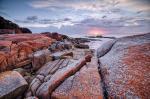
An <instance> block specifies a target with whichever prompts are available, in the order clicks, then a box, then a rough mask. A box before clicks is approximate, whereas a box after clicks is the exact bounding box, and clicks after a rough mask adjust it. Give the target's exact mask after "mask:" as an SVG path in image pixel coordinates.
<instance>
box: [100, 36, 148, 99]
mask: <svg viewBox="0 0 150 99" xmlns="http://www.w3.org/2000/svg"><path fill="white" fill-rule="evenodd" d="M149 38H150V33H148V34H141V35H136V36H129V37H123V38H119V39H118V40H117V41H116V43H115V44H114V45H113V47H112V48H111V50H110V51H109V52H108V53H107V54H105V55H104V56H103V57H100V58H99V63H100V72H101V76H102V79H103V84H104V90H105V92H106V93H105V94H107V97H108V98H116V97H118V98H121V97H122V98H126V99H128V98H130V99H148V98H149V92H150V87H149V84H150V79H149V77H150V75H149V71H150V68H149V66H150V53H149V52H150V39H149Z"/></svg>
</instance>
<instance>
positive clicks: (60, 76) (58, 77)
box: [36, 55, 89, 99]
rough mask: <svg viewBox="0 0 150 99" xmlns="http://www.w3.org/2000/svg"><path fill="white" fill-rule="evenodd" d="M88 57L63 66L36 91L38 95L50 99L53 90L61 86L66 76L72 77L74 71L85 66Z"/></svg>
mask: <svg viewBox="0 0 150 99" xmlns="http://www.w3.org/2000/svg"><path fill="white" fill-rule="evenodd" d="M87 57H89V55H87V56H85V58H83V59H80V60H79V61H76V62H74V64H70V65H68V66H67V67H64V68H62V69H61V70H59V71H57V72H56V73H55V74H54V75H53V76H52V77H51V79H50V80H48V81H47V82H45V83H43V84H42V85H41V86H40V87H39V88H38V89H37V91H36V95H37V96H38V97H39V98H42V99H46V98H47V99H49V98H50V95H51V93H52V91H53V90H54V89H55V88H56V87H57V86H59V85H60V84H61V83H62V82H63V81H64V80H65V79H66V78H68V77H70V76H71V75H73V74H74V73H76V72H77V71H78V70H79V69H80V68H81V67H82V66H84V65H85V64H86V62H87V60H86V59H87Z"/></svg>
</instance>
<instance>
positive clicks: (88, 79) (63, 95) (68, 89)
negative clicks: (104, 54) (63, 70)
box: [51, 58, 103, 99]
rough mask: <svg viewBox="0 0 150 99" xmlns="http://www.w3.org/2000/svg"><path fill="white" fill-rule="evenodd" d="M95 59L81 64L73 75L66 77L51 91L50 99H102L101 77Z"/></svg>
mask: <svg viewBox="0 0 150 99" xmlns="http://www.w3.org/2000/svg"><path fill="white" fill-rule="evenodd" d="M97 68H98V64H97V59H96V58H92V61H91V62H90V63H88V64H86V65H85V66H83V67H82V68H81V69H80V70H79V71H78V72H76V73H75V74H74V75H73V76H71V77H69V78H67V79H66V80H65V81H64V82H63V83H62V84H61V85H60V86H59V87H57V88H56V89H55V91H53V93H52V96H51V97H52V99H74V98H78V99H103V90H102V87H101V84H100V82H101V79H100V76H99V72H98V69H97Z"/></svg>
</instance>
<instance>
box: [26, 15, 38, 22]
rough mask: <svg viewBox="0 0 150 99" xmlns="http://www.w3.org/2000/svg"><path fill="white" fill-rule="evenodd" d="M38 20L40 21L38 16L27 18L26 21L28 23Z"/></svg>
mask: <svg viewBox="0 0 150 99" xmlns="http://www.w3.org/2000/svg"><path fill="white" fill-rule="evenodd" d="M37 19H38V17H37V16H28V17H27V18H26V20H28V21H36V20H37Z"/></svg>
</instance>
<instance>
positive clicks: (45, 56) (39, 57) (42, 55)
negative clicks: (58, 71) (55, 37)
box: [30, 50, 53, 70]
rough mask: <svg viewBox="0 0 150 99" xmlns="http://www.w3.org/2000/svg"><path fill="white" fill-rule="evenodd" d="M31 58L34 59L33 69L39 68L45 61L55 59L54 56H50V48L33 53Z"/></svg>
mask: <svg viewBox="0 0 150 99" xmlns="http://www.w3.org/2000/svg"><path fill="white" fill-rule="evenodd" d="M30 58H31V59H32V66H33V70H38V69H39V68H41V67H42V66H43V65H44V64H45V63H47V62H49V61H52V60H53V57H52V56H50V52H49V50H41V51H37V52H35V53H33V55H31V56H30Z"/></svg>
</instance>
